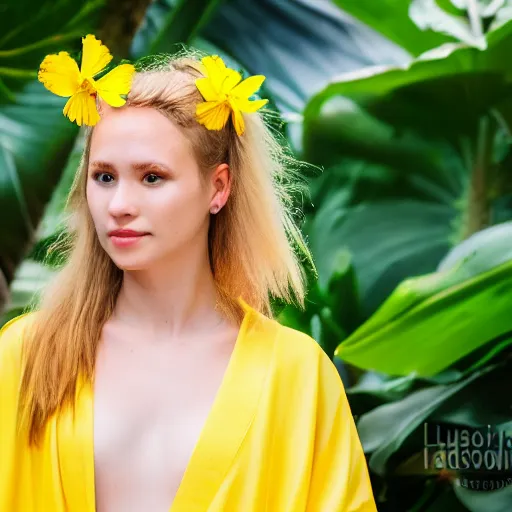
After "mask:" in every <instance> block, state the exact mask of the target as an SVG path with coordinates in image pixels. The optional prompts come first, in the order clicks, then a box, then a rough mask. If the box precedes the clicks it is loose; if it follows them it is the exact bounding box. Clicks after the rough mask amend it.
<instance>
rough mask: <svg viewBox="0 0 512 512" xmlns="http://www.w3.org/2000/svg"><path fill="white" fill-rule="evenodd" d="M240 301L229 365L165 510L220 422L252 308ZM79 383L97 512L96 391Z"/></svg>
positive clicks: (181, 496)
mask: <svg viewBox="0 0 512 512" xmlns="http://www.w3.org/2000/svg"><path fill="white" fill-rule="evenodd" d="M238 302H239V304H240V305H241V306H242V308H243V309H244V316H243V319H242V321H241V323H240V328H239V331H238V334H237V337H236V340H235V343H234V347H233V350H232V352H231V355H230V357H229V361H228V364H227V366H226V369H225V371H224V375H223V376H222V380H221V383H220V385H219V387H218V389H217V392H216V394H215V397H214V399H213V402H212V405H211V407H210V410H209V412H208V414H207V416H206V419H205V421H204V423H203V426H202V427H201V431H200V433H199V436H198V438H197V440H196V442H195V445H194V448H193V450H192V454H191V456H190V458H189V460H188V463H187V465H186V467H185V471H184V472H183V476H182V478H181V481H180V483H179V485H178V489H177V491H176V493H175V495H174V498H173V501H172V503H171V504H170V505H169V507H168V508H167V512H179V508H178V507H180V506H181V505H182V504H183V503H185V502H186V500H187V496H188V494H187V493H190V490H189V489H190V487H191V484H190V483H189V482H192V481H193V479H194V473H197V472H198V471H200V468H201V460H200V459H201V454H202V453H204V452H205V448H206V447H205V445H206V444H207V443H208V442H209V441H208V438H209V437H212V432H211V431H212V428H213V427H212V425H215V424H216V423H218V422H219V420H220V419H221V417H220V416H219V414H220V412H219V411H220V410H221V409H222V405H225V404H226V402H227V400H228V389H229V385H230V384H231V383H232V381H233V380H234V378H235V377H236V368H237V366H238V364H237V363H238V361H239V360H240V359H241V353H242V349H243V347H242V345H243V344H244V340H245V338H246V335H247V330H248V325H249V322H250V319H251V316H252V315H251V313H252V308H251V306H249V305H248V304H247V303H246V302H245V301H244V300H243V299H242V298H241V297H239V298H238ZM82 386H83V387H84V388H86V389H85V390H84V391H86V392H88V393H89V396H90V400H89V403H88V408H87V410H86V411H85V412H86V416H87V422H88V424H85V425H83V429H84V431H85V437H84V442H86V443H87V446H86V448H84V450H85V453H86V456H87V459H88V461H87V462H86V464H85V467H86V468H89V471H86V474H85V475H84V477H85V484H86V486H87V491H86V494H87V496H86V501H87V502H89V505H90V507H88V508H90V510H91V511H94V512H96V480H95V479H96V471H95V453H94V405H95V401H94V399H95V390H94V382H87V383H85V382H82Z"/></svg>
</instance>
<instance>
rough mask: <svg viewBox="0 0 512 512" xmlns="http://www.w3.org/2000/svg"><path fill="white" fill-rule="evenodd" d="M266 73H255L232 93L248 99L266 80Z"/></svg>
mask: <svg viewBox="0 0 512 512" xmlns="http://www.w3.org/2000/svg"><path fill="white" fill-rule="evenodd" d="M265 78H266V77H265V76H264V75H254V76H250V77H249V78H246V79H245V80H244V81H243V82H241V83H240V84H238V85H237V86H236V87H235V88H234V89H233V90H232V91H231V94H232V95H233V96H235V97H237V98H245V99H248V98H249V97H251V96H252V95H253V94H254V93H255V92H256V91H257V90H258V89H259V88H260V87H261V84H262V83H263V82H264V81H265Z"/></svg>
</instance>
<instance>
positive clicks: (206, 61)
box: [201, 55, 242, 100]
mask: <svg viewBox="0 0 512 512" xmlns="http://www.w3.org/2000/svg"><path fill="white" fill-rule="evenodd" d="M201 62H202V64H203V65H204V67H205V69H206V78H208V79H209V80H210V82H211V87H212V88H213V90H214V91H215V94H217V96H220V95H221V94H222V93H226V92H228V91H229V90H231V89H232V88H233V87H234V86H235V85H236V84H237V83H238V82H239V81H240V80H241V79H242V77H241V76H240V73H238V72H237V71H235V70H234V69H230V68H227V67H226V65H225V64H224V61H223V60H222V59H221V58H220V57H219V56H218V55H212V56H208V57H204V58H203V59H202V60H201ZM218 99H219V100H220V99H221V98H218ZM222 99H224V98H222Z"/></svg>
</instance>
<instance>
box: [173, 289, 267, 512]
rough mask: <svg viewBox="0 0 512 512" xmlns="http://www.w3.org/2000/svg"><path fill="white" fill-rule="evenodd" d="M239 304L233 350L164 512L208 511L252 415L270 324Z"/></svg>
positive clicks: (261, 384)
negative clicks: (240, 311) (240, 317)
mask: <svg viewBox="0 0 512 512" xmlns="http://www.w3.org/2000/svg"><path fill="white" fill-rule="evenodd" d="M239 301H240V303H241V305H242V306H243V308H244V310H245V312H246V313H245V317H244V320H243V322H242V325H241V327H240V332H239V334H238V338H237V341H236V344H235V348H234V349H233V353H232V354H231V358H230V361H229V364H228V367H227V369H226V372H225V374H224V378H223V380H222V383H221V385H220V388H219V390H218V392H217V395H216V397H215V400H214V403H213V406H212V408H211V410H210V413H209V415H208V417H207V419H206V422H205V424H204V426H203V430H202V432H201V435H200V436H199V439H198V441H197V443H196V446H195V448H194V451H193V453H192V456H191V458H190V461H189V463H188V466H187V469H186V471H185V473H184V475H183V479H182V481H181V484H180V487H179V489H178V492H177V493H176V496H175V498H174V502H173V503H172V506H171V508H170V511H169V512H205V511H206V510H208V508H209V506H210V505H211V503H212V501H213V499H214V497H215V494H216V493H217V491H218V489H219V488H220V486H221V485H222V481H223V480H224V478H225V476H226V473H227V472H228V470H229V468H230V466H231V464H232V462H233V461H234V459H235V456H236V453H237V451H238V449H239V447H240V445H241V444H242V442H243V439H244V437H245V435H246V433H247V431H248V429H249V426H250V425H251V422H252V420H253V418H254V416H255V414H256V410H257V406H258V401H259V397H260V395H261V392H262V390H263V387H264V382H265V377H266V375H267V373H268V370H269V368H270V363H271V358H272V353H273V347H274V342H275V338H276V336H275V329H276V324H275V323H274V322H270V321H269V320H268V319H266V318H265V317H264V316H262V315H260V314H259V313H258V312H257V311H255V310H254V309H252V308H251V307H250V306H249V305H247V304H246V303H245V302H244V301H243V300H242V299H239ZM262 320H263V321H262Z"/></svg>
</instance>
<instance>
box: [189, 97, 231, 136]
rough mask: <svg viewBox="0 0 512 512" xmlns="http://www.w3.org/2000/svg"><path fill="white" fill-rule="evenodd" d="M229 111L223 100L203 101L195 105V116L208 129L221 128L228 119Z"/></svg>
mask: <svg viewBox="0 0 512 512" xmlns="http://www.w3.org/2000/svg"><path fill="white" fill-rule="evenodd" d="M230 111H231V109H230V107H229V104H228V103H227V102H225V101H223V102H218V101H205V102H204V103H199V104H198V105H197V106H196V118H197V121H198V122H199V123H200V124H202V125H204V126H206V128H208V130H221V129H222V128H223V127H224V126H225V125H226V123H227V121H228V119H229V114H230Z"/></svg>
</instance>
